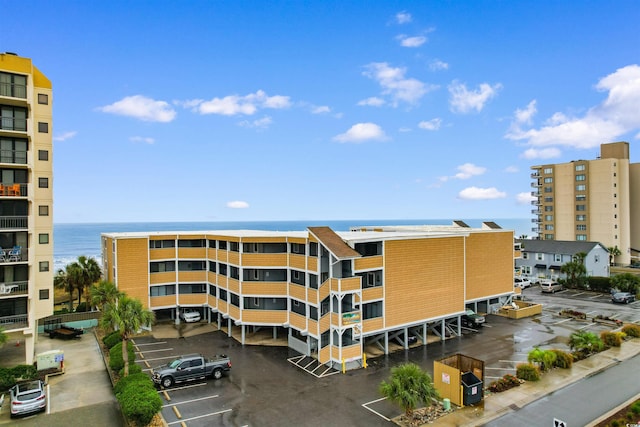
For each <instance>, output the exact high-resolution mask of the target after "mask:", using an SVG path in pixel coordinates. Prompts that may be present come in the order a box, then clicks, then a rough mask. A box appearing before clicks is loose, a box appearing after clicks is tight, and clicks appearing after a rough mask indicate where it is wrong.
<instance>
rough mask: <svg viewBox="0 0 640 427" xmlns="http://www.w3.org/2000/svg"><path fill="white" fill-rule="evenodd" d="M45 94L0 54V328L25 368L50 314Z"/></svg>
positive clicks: (35, 77) (35, 73)
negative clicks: (17, 341)
mask: <svg viewBox="0 0 640 427" xmlns="http://www.w3.org/2000/svg"><path fill="white" fill-rule="evenodd" d="M52 95H53V93H52V85H51V81H50V80H49V79H48V78H47V77H46V76H45V75H44V74H43V73H42V72H41V71H40V70H39V69H38V68H37V67H35V66H34V65H33V63H32V61H31V59H28V58H24V57H20V56H17V55H16V54H13V53H0V327H2V328H3V330H4V331H5V333H7V332H8V333H18V334H20V336H21V337H22V338H23V339H24V341H25V360H26V363H27V364H31V363H33V359H34V349H35V341H36V339H37V334H38V326H37V323H38V319H41V318H43V317H47V316H49V315H51V314H52V313H53V272H52V271H51V269H52V268H53V216H52V214H53V185H52V184H53V166H52V163H53V159H52V155H53V145H52V136H51V132H52V126H53V114H52V102H53V97H52Z"/></svg>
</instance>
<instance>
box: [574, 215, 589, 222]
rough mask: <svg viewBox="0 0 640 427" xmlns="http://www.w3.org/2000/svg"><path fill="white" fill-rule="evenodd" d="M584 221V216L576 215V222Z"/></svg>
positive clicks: (585, 217)
mask: <svg viewBox="0 0 640 427" xmlns="http://www.w3.org/2000/svg"><path fill="white" fill-rule="evenodd" d="M586 220H587V216H586V215H576V221H586Z"/></svg>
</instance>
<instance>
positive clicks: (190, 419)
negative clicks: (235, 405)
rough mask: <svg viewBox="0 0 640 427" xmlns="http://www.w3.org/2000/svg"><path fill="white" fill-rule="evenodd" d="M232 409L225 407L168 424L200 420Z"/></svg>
mask: <svg viewBox="0 0 640 427" xmlns="http://www.w3.org/2000/svg"><path fill="white" fill-rule="evenodd" d="M231 411H232V409H225V410H224V411H218V412H211V413H210V414H204V415H199V416H197V417H192V418H185V419H184V420H178V421H173V422H170V423H167V425H172V424H180V423H186V422H187V421H193V420H198V419H200V418H205V417H211V416H213V415H219V414H224V413H225V412H231Z"/></svg>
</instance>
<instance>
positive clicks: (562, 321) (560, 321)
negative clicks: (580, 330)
mask: <svg viewBox="0 0 640 427" xmlns="http://www.w3.org/2000/svg"><path fill="white" fill-rule="evenodd" d="M572 320H573V318H572V317H570V318H568V319H564V320H558V321H557V322H555V323H554V325H559V324H560V323H565V322H571V321H572Z"/></svg>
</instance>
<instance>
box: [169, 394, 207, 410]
mask: <svg viewBox="0 0 640 427" xmlns="http://www.w3.org/2000/svg"><path fill="white" fill-rule="evenodd" d="M216 397H220V395H219V394H214V395H213V396H207V397H201V398H199V399H191V400H185V401H184V402H173V403H169V404H167V405H162V407H163V408H166V407H169V406H176V405H183V404H185V403H191V402H198V401H200V400H207V399H215V398H216Z"/></svg>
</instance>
